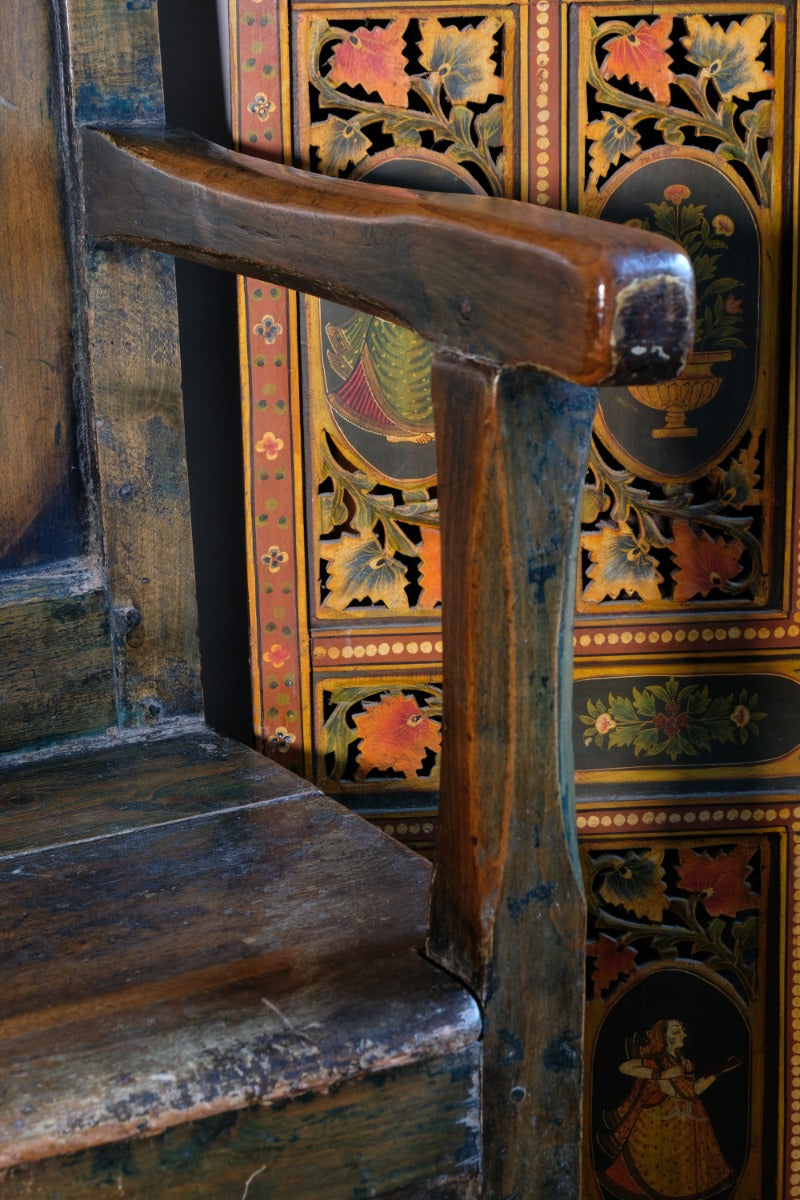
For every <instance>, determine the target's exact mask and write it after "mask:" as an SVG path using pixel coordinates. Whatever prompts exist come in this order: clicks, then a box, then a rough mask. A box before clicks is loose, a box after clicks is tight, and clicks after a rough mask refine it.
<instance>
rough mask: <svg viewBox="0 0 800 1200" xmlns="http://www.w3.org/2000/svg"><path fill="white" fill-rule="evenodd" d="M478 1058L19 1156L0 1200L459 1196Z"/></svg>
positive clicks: (450, 1199)
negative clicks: (82, 1147)
mask: <svg viewBox="0 0 800 1200" xmlns="http://www.w3.org/2000/svg"><path fill="white" fill-rule="evenodd" d="M478 1060H479V1054H478V1049H477V1047H472V1048H471V1049H469V1050H467V1051H464V1052H463V1053H462V1054H459V1055H451V1056H449V1057H445V1058H443V1059H442V1060H437V1061H435V1062H425V1063H414V1064H412V1065H410V1066H406V1067H401V1068H394V1069H392V1070H389V1071H386V1072H384V1073H383V1074H380V1075H377V1076H374V1077H372V1078H369V1079H365V1080H356V1081H353V1082H350V1083H346V1084H344V1085H342V1086H341V1087H337V1088H334V1089H332V1090H331V1091H330V1092H329V1093H328V1094H323V1095H317V1096H314V1095H311V1094H310V1093H306V1094H304V1095H302V1096H300V1097H298V1098H297V1099H295V1100H293V1101H288V1102H286V1103H281V1104H277V1105H275V1106H272V1107H270V1106H266V1105H253V1106H248V1107H247V1108H246V1109H243V1110H240V1111H239V1112H230V1113H224V1114H221V1115H219V1116H216V1117H209V1118H206V1119H205V1120H199V1121H193V1122H190V1123H188V1124H186V1125H184V1126H182V1127H181V1128H179V1129H171V1130H167V1131H166V1132H164V1133H161V1134H158V1135H156V1136H154V1137H145V1138H135V1139H133V1140H132V1141H130V1142H126V1143H124V1144H121V1145H120V1144H117V1145H109V1146H100V1147H97V1148H96V1149H93V1150H87V1151H84V1152H82V1153H78V1154H75V1155H71V1156H69V1157H66V1158H61V1159H56V1160H53V1159H50V1160H45V1161H43V1162H40V1163H31V1164H27V1165H25V1166H21V1167H17V1168H14V1169H11V1170H9V1171H8V1172H6V1173H5V1175H4V1176H0V1189H2V1194H3V1200H22V1198H23V1197H25V1200H29V1198H30V1197H31V1196H41V1197H56V1196H57V1197H58V1200H95V1197H97V1198H100V1197H112V1196H114V1197H116V1196H122V1197H126V1198H127V1200H155V1198H156V1197H157V1198H158V1200H221V1198H222V1197H225V1198H230V1200H323V1198H324V1200H367V1197H385V1198H386V1200H426V1198H429V1200H466V1197H467V1193H468V1188H469V1187H470V1182H471V1181H472V1182H473V1183H474V1180H475V1177H476V1175H477V1170H478V1161H479V1154H478V1144H477V1139H476V1137H475V1127H476V1125H477V1119H478V1114H477V1111H476V1097H477V1076H478ZM448 1179H449V1182H446V1180H448ZM430 1181H438V1182H437V1183H436V1185H435V1186H433V1187H432V1186H431V1184H430ZM469 1195H474V1192H472V1191H470V1192H469Z"/></svg>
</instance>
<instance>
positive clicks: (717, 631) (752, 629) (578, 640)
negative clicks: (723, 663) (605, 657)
mask: <svg viewBox="0 0 800 1200" xmlns="http://www.w3.org/2000/svg"><path fill="white" fill-rule="evenodd" d="M795 616H796V619H797V614H795ZM798 636H800V625H798V624H791V625H745V626H741V625H730V626H728V625H717V626H715V627H711V626H709V625H706V626H704V627H702V628H696V627H692V628H690V629H686V628H678V629H651V630H649V631H646V630H644V629H638V630H636V632H635V633H634V632H633V631H632V630H630V629H623V630H621V631H617V630H616V629H612V630H609V631H607V632H606V631H603V630H597V631H595V632H594V633H576V634H575V635H574V637H573V639H572V645H573V647H574V649H576V650H588V649H590V648H592V649H599V648H607V647H609V648H611V649H615V648H617V647H629V646H669V645H675V646H681V645H684V644H688V645H694V644H695V643H696V642H754V641H760V642H764V641H767V640H768V639H772V638H774V639H775V640H776V641H782V640H783V638H786V637H788V638H790V639H794V638H796V637H798Z"/></svg>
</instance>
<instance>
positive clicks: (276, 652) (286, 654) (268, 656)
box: [261, 642, 292, 671]
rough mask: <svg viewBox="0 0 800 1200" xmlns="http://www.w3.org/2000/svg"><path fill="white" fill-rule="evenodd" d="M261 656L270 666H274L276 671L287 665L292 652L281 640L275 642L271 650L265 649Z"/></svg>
mask: <svg viewBox="0 0 800 1200" xmlns="http://www.w3.org/2000/svg"><path fill="white" fill-rule="evenodd" d="M261 657H262V658H263V659H264V662H265V663H266V664H267V666H268V667H274V668H275V670H276V671H280V669H281V667H283V666H285V665H286V663H287V662H288V661H289V659H290V658H291V657H292V654H291V651H290V650H287V649H286V647H285V646H282V645H281V644H280V642H273V643H272V645H271V646H270V648H269V650H265V651H264V653H263V654H262V656H261Z"/></svg>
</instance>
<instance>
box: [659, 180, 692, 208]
mask: <svg viewBox="0 0 800 1200" xmlns="http://www.w3.org/2000/svg"><path fill="white" fill-rule="evenodd" d="M691 194H692V189H691V188H688V187H687V186H686V184H684V183H671V184H670V185H669V187H665V188H664V199H665V200H669V202H670V204H680V203H681V201H682V200H688V199H689V197H690V196H691Z"/></svg>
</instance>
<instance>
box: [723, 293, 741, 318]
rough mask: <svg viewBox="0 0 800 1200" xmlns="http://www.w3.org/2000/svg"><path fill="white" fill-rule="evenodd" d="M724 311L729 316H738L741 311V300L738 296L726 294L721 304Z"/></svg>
mask: <svg viewBox="0 0 800 1200" xmlns="http://www.w3.org/2000/svg"><path fill="white" fill-rule="evenodd" d="M722 307H723V308H724V309H725V312H726V313H730V314H731V316H734V317H738V316H739V314H740V313H741V311H742V302H741V300H740V299H739V297H738V296H726V297H725V303H724V304H723V306H722Z"/></svg>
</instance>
